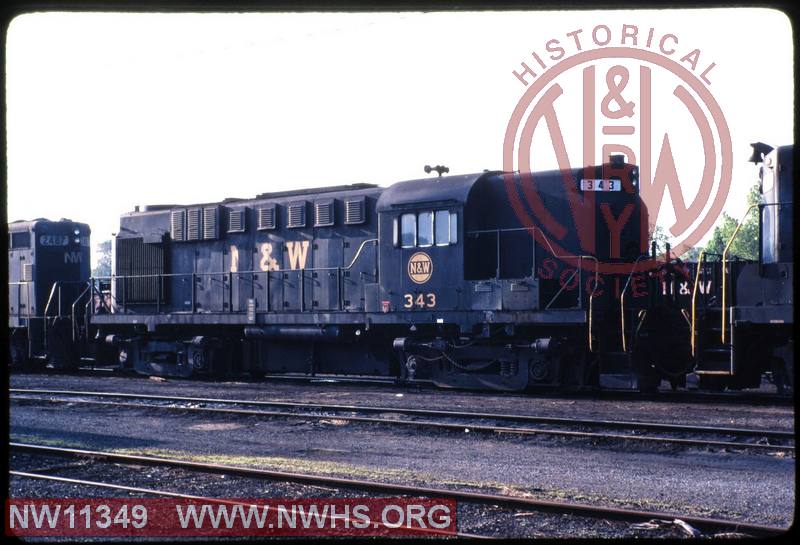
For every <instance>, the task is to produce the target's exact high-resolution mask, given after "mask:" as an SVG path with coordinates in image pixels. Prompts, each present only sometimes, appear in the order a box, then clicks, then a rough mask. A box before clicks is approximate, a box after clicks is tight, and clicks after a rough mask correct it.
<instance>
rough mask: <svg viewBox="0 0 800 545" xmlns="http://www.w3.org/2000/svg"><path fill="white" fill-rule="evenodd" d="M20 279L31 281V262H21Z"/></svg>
mask: <svg viewBox="0 0 800 545" xmlns="http://www.w3.org/2000/svg"><path fill="white" fill-rule="evenodd" d="M22 281H23V282H33V263H23V264H22Z"/></svg>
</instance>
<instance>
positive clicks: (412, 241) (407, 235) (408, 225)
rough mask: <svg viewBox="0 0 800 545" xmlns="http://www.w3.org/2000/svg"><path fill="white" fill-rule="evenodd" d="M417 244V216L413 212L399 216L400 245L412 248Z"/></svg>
mask: <svg viewBox="0 0 800 545" xmlns="http://www.w3.org/2000/svg"><path fill="white" fill-rule="evenodd" d="M416 245H417V217H416V215H415V214H403V215H402V216H400V246H402V247H403V248H413V247H414V246H416Z"/></svg>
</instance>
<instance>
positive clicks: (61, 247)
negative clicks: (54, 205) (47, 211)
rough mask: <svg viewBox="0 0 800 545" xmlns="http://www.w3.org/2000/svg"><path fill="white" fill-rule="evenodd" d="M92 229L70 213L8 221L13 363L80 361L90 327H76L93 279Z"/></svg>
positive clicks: (11, 357)
mask: <svg viewBox="0 0 800 545" xmlns="http://www.w3.org/2000/svg"><path fill="white" fill-rule="evenodd" d="M89 235H90V229H89V226H88V225H86V224H84V223H78V222H74V221H71V220H68V219H62V220H61V221H49V220H46V219H42V218H39V219H36V220H33V221H16V222H14V223H10V224H8V300H9V309H8V327H9V343H8V346H9V352H10V354H9V356H10V358H9V361H10V363H11V364H12V365H20V364H22V363H24V362H26V361H28V360H32V359H37V360H40V361H44V362H47V363H48V364H49V365H53V366H57V367H61V366H68V365H74V364H75V363H76V362H77V361H78V360H77V358H79V357H80V356H79V349H80V343H79V341H80V339H81V338H83V337H85V329H83V330H78V329H76V328H79V327H80V324H81V322H82V319H83V318H84V317H85V316H86V312H85V308H83V306H81V308H76V307H77V306H78V305H79V303H76V301H78V300H79V299H82V295H83V294H82V292H84V291H86V290H87V287H88V285H89V284H88V281H89V275H90V272H89V271H90V269H89V266H90V254H89V250H90V246H89ZM73 303H75V304H73ZM79 317H80V319H78V318H79Z"/></svg>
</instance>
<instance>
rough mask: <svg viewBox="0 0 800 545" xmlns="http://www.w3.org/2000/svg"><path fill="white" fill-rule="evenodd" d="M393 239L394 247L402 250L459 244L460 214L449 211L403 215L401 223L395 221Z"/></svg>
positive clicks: (400, 219) (396, 219)
mask: <svg viewBox="0 0 800 545" xmlns="http://www.w3.org/2000/svg"><path fill="white" fill-rule="evenodd" d="M398 224H399V229H398ZM398 235H399V236H398ZM392 238H393V241H394V245H395V246H398V245H399V246H400V247H402V248H414V247H420V248H428V247H431V246H434V245H436V246H449V245H450V244H457V243H458V214H456V213H455V212H450V211H449V210H436V211H424V212H418V213H411V214H402V215H401V216H400V218H399V221H398V218H396V217H395V219H394V222H393V237H392Z"/></svg>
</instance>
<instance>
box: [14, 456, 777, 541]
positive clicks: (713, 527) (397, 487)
mask: <svg viewBox="0 0 800 545" xmlns="http://www.w3.org/2000/svg"><path fill="white" fill-rule="evenodd" d="M9 447H10V449H11V450H12V451H13V452H21V453H26V454H32V455H38V456H48V457H53V456H55V457H67V458H88V459H92V460H97V461H104V462H108V463H114V464H123V465H150V466H159V467H168V468H180V469H183V470H188V471H197V472H204V473H217V474H219V473H222V474H227V475H235V476H242V477H249V478H256V479H264V480H271V481H281V482H293V483H304V484H313V485H327V486H333V487H335V488H346V489H356V490H364V491H370V492H379V493H385V494H403V495H411V496H426V497H433V498H451V499H453V500H456V501H460V502H468V503H477V504H484V505H500V506H506V507H511V508H524V509H534V510H537V511H543V512H551V513H552V512H555V513H561V514H570V515H576V516H584V517H593V518H604V519H613V520H623V521H629V522H635V521H649V520H652V519H666V520H674V519H680V520H682V521H684V522H686V523H688V524H690V525H692V526H694V527H695V528H697V529H698V530H701V531H706V532H719V531H733V532H741V533H746V534H749V535H752V536H773V535H780V534H783V533H785V532H786V531H787V529H786V528H782V527H779V526H770V525H763V524H753V523H749V522H741V521H735V520H729V519H719V518H709V517H696V516H692V515H686V514H679V513H666V512H659V511H643V510H637V509H625V508H620V507H607V506H598V505H589V504H583V503H576V502H566V501H553V500H541V499H534V498H527V497H517V496H507V495H502V494H492V493H485V492H475V491H469V490H459V489H449V488H435V487H430V486H416V485H407V484H395V483H387V482H381V481H368V480H361V479H348V478H343V477H332V476H325V475H314V474H309V473H297V472H284V471H274V470H269V469H259V468H249V467H240V466H232V465H225V464H210V463H204V462H193V461H188V460H180V459H175V458H162V457H156V456H143V455H135V454H120V453H115V452H107V451H95V450H85V449H77V448H63V447H53V446H46V445H35V444H26V443H14V442H12V443H10V444H9ZM112 486H115V485H112Z"/></svg>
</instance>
